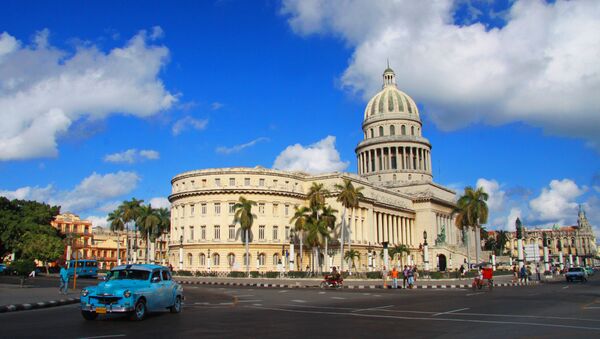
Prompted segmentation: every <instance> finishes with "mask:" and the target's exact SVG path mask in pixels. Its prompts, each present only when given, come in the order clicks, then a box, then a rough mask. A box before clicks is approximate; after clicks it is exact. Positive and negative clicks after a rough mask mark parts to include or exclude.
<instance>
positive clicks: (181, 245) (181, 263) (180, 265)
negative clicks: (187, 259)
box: [179, 235, 183, 270]
mask: <svg viewBox="0 0 600 339" xmlns="http://www.w3.org/2000/svg"><path fill="white" fill-rule="evenodd" d="M179 269H180V270H183V235H180V236H179Z"/></svg>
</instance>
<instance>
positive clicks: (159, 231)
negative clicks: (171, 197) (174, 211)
mask: <svg viewBox="0 0 600 339" xmlns="http://www.w3.org/2000/svg"><path fill="white" fill-rule="evenodd" d="M156 215H157V216H158V218H159V220H160V222H159V223H158V225H156V227H155V228H154V229H153V230H152V237H153V241H154V248H155V250H156V242H157V241H158V239H159V238H160V237H161V236H162V235H163V234H165V233H168V232H169V231H170V229H171V211H170V210H169V209H168V208H164V207H163V208H159V209H158V210H156ZM161 246H162V242H161ZM159 253H160V254H161V256H162V253H163V248H162V247H161V248H160V249H159ZM162 260H163V261H164V257H163V258H162Z"/></svg>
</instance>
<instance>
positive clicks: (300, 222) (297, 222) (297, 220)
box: [290, 206, 310, 270]
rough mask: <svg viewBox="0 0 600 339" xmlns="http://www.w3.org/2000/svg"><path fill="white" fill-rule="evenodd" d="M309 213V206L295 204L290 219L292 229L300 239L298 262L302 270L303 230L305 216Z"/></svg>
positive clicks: (304, 229)
mask: <svg viewBox="0 0 600 339" xmlns="http://www.w3.org/2000/svg"><path fill="white" fill-rule="evenodd" d="M309 213H310V208H308V207H306V206H296V208H295V209H294V216H293V217H292V218H291V219H290V222H291V223H292V224H294V231H295V232H296V233H297V234H298V238H299V240H300V263H299V266H298V268H299V270H302V269H303V267H302V259H303V258H304V246H303V241H304V232H305V231H306V218H307V215H308V214H309Z"/></svg>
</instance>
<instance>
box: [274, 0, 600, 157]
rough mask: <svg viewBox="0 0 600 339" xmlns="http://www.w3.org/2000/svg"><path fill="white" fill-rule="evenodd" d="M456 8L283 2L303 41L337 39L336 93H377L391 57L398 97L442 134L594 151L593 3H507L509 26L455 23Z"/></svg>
mask: <svg viewBox="0 0 600 339" xmlns="http://www.w3.org/2000/svg"><path fill="white" fill-rule="evenodd" d="M455 8H456V7H455V3H454V2H453V1H451V0H440V1H412V0H399V1H384V0H379V1H378V0H373V1H345V0H338V1H336V0H309V1H300V0H284V1H283V5H282V13H283V14H285V15H287V16H288V18H289V24H290V26H291V27H292V29H293V30H294V31H295V32H296V33H298V34H301V35H310V34H331V35H333V36H336V37H340V38H341V39H342V40H343V41H344V42H346V43H347V44H348V45H349V47H350V48H353V51H354V52H353V55H352V58H351V62H350V65H349V67H348V68H347V69H346V71H345V72H344V74H343V76H342V79H341V80H342V84H343V86H345V87H347V88H349V89H351V90H353V91H356V92H360V93H363V95H364V97H365V98H368V97H370V96H371V95H373V94H374V93H375V92H376V91H377V90H379V89H380V88H381V75H380V74H381V73H382V70H383V68H384V67H385V60H386V58H388V57H389V59H390V62H391V65H392V68H394V70H395V71H396V75H397V82H398V85H399V87H400V88H401V89H403V90H405V91H406V92H407V93H408V94H410V95H411V96H413V97H414V98H415V99H416V100H417V101H418V102H419V103H420V104H422V105H423V108H424V110H423V111H424V113H425V114H427V115H429V117H430V118H431V119H432V120H433V121H435V123H436V124H437V125H438V126H439V127H440V128H442V129H446V130H450V129H456V128H460V127H463V126H466V125H468V124H470V123H473V122H478V121H481V122H484V123H489V124H502V123H508V122H513V121H524V122H526V123H529V124H531V125H534V126H539V127H541V128H543V129H544V130H545V131H546V132H548V133H551V134H555V135H561V136H575V137H581V138H585V139H587V140H588V141H589V143H590V144H592V145H595V146H597V148H598V149H600V114H598V107H600V95H598V93H600V63H598V55H600V34H598V33H597V32H600V20H598V19H597V18H598V17H600V2H598V1H563V0H557V1H556V2H553V1H552V2H550V1H548V2H546V1H528V0H527V1H526V0H518V1H514V3H513V4H512V7H511V9H510V10H509V11H508V13H507V14H506V16H505V18H506V25H505V26H504V27H502V28H500V29H497V28H493V29H489V30H488V29H486V27H485V26H484V25H482V24H480V23H474V24H471V25H461V26H458V25H455V24H453V17H452V15H453V11H454V10H455Z"/></svg>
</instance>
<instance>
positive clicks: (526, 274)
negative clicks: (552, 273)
mask: <svg viewBox="0 0 600 339" xmlns="http://www.w3.org/2000/svg"><path fill="white" fill-rule="evenodd" d="M531 275H532V273H531V266H527V272H525V283H526V284H529V279H531Z"/></svg>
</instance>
